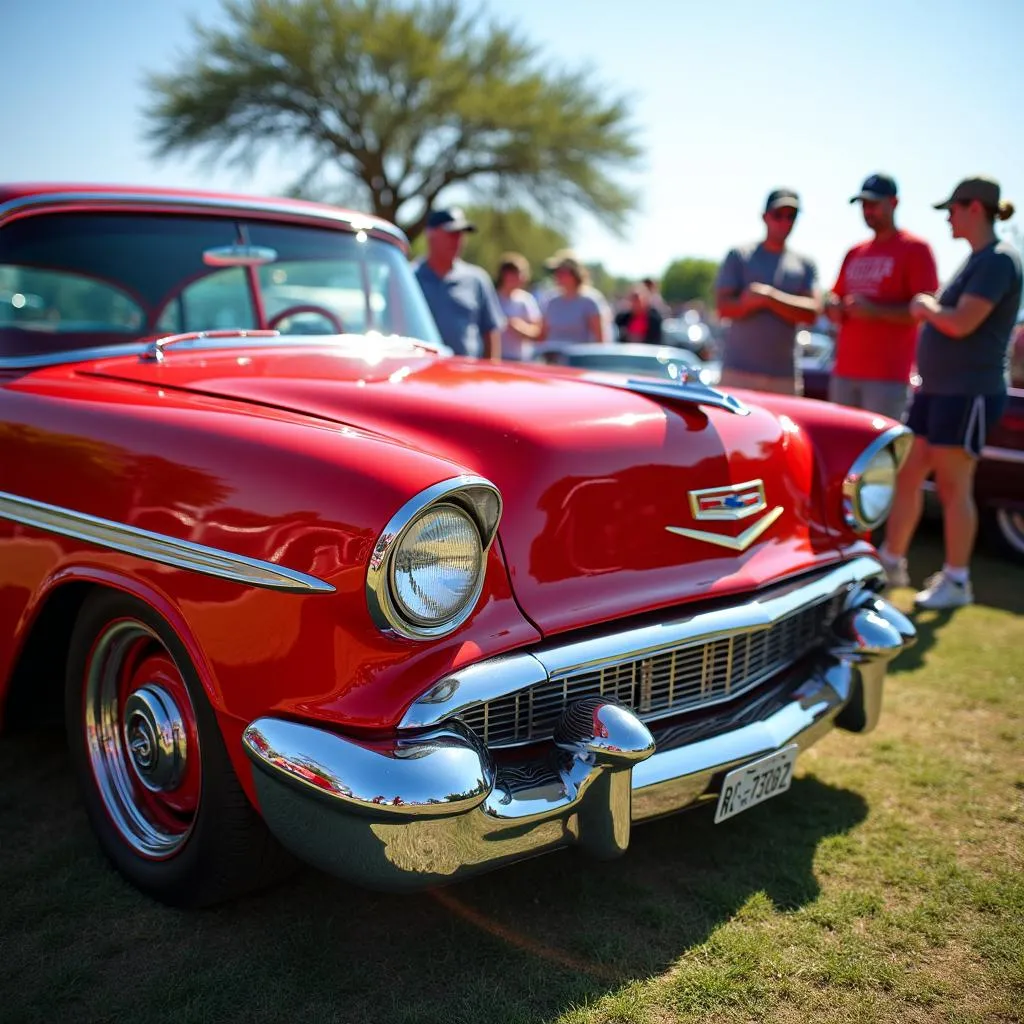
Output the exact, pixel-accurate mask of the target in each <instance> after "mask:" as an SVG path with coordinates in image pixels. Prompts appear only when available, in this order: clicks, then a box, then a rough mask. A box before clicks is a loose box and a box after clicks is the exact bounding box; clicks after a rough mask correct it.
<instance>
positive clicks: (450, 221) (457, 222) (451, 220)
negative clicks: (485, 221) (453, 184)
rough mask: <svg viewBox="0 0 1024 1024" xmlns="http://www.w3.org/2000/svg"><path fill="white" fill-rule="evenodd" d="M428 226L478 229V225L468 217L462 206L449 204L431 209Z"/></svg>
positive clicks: (442, 229) (446, 229)
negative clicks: (445, 206)
mask: <svg viewBox="0 0 1024 1024" xmlns="http://www.w3.org/2000/svg"><path fill="white" fill-rule="evenodd" d="M427 227H428V228H439V229H440V230H441V231H451V232H456V231H476V225H475V224H473V223H471V222H470V221H468V220H467V219H466V214H465V213H464V212H463V210H462V207H460V206H449V207H447V208H444V207H442V208H440V209H437V210H431V211H430V213H429V214H428V215H427Z"/></svg>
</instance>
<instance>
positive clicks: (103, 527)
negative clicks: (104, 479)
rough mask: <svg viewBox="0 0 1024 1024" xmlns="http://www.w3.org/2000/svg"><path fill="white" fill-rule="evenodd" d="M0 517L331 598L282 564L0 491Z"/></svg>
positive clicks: (210, 572) (329, 589)
mask: <svg viewBox="0 0 1024 1024" xmlns="http://www.w3.org/2000/svg"><path fill="white" fill-rule="evenodd" d="M0 519H8V520H10V521H11V522H13V523H21V525H22V526H28V527H31V528H32V529H35V530H42V531H44V532H45V533H56V534H60V535H61V536H63V537H71V538H73V539H74V540H80V541H84V542H85V543H87V544H97V545H99V546H100V547H103V548H109V549H110V550H112V551H122V552H124V553H125V554H128V555H135V556H136V557H137V558H143V559H145V560H146V561H149V562H158V563H160V564H161V565H172V566H174V567H175V568H177V569H186V570H188V571H190V572H199V573H203V574H204V575H206V576H214V577H216V578H218V579H224V580H231V581H232V582H235V583H244V584H247V585H248V586H252V587H264V588H266V589H268V590H283V591H289V592H294V593H302V594H309V593H314V594H330V593H333V591H334V587H333V586H331V584H330V583H325V582H324V581H323V580H321V579H317V577H315V576H309V575H307V574H306V573H304V572H298V571H297V570H295V569H287V568H285V567H284V566H283V565H275V564H274V563H273V562H265V561H262V560H261V559H258V558H247V557H245V556H244V555H235V554H232V553H231V552H229V551H221V550H220V549H218V548H211V547H207V546H206V545H205V544H196V543H194V542H192V541H189V540H179V539H178V538H177V537H169V536H167V535H166V534H162V533H153V532H151V531H150V530H142V529H140V528H139V527H137V526H128V525H127V524H126V523H118V522H115V521H114V520H112V519H101V518H100V517H99V516H91V515H87V514H86V513H84V512H76V511H74V510H73V509H68V508H61V507H59V506H57V505H48V504H46V502H43V501H34V500H33V499H32V498H22V497H19V496H18V495H16V494H7V493H6V492H3V491H0Z"/></svg>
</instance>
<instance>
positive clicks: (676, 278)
mask: <svg viewBox="0 0 1024 1024" xmlns="http://www.w3.org/2000/svg"><path fill="white" fill-rule="evenodd" d="M717 272H718V264H717V263H715V262H714V260H702V259H694V258H693V257H687V258H685V259H681V260H676V261H675V262H673V263H670V264H669V266H668V269H667V270H666V271H665V274H664V276H663V277H662V279H661V294H662V296H663V297H664V299H665V301H666V302H671V303H679V302H693V301H694V300H699V301H701V302H704V303H706V304H707V305H708V306H712V307H713V306H714V298H715V294H714V290H715V274H716V273H717Z"/></svg>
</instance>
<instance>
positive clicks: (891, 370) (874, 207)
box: [825, 174, 939, 420]
mask: <svg viewBox="0 0 1024 1024" xmlns="http://www.w3.org/2000/svg"><path fill="white" fill-rule="evenodd" d="M850 202H851V203H857V202H859V203H860V204H861V211H862V213H863V215H864V223H865V224H867V226H868V227H869V228H871V230H872V231H873V232H874V237H873V238H871V239H869V240H868V241H867V242H861V244H860V245H855V246H854V247H853V248H852V249H851V250H850V251H849V252H848V253H847V254H846V258H845V259H844V260H843V265H842V268H841V269H840V271H839V278H838V280H837V281H836V285H835V288H834V289H833V290H832V294H831V295H830V296H829V298H828V300H827V303H826V307H825V312H826V314H827V316H828V318H829V319H830V320H831V321H832V322H833V323H835V324H837V325H838V326H839V335H838V338H837V340H836V361H835V365H834V366H833V368H832V377H831V379H830V381H829V398H831V400H832V401H833V402H838V403H840V404H841V405H852V406H855V407H856V408H859V409H868V410H870V411H871V412H877V413H881V414H882V415H884V416H891V417H892V418H893V419H895V420H899V419H902V418H903V414H904V412H905V411H906V407H907V397H908V390H909V380H910V372H911V369H912V368H913V365H914V357H915V354H916V349H917V331H918V324H917V322H916V321H915V320H914V319H912V318H911V316H910V313H909V312H908V307H909V303H910V300H911V299H912V298H913V297H914V296H915V295H916V294H918V292H934V291H936V290H937V289H938V287H939V278H938V272H937V270H936V268H935V256H934V255H933V253H932V250H931V247H930V246H929V245H928V243H927V242H926V241H924V240H923V239H921V238H917V237H916V236H914V235H911V234H910V233H909V232H907V231H903V230H901V229H900V228H897V227H896V224H895V222H894V217H895V211H896V204H897V203H898V202H899V200H898V198H897V190H896V182H895V181H893V179H892V178H890V177H889V176H888V175H886V174H872V175H871V177H869V178H868V179H867V180H866V181H865V182H864V184H863V185H862V186H861V190H860V192H858V193H857V195H855V196H853V198H851V199H850Z"/></svg>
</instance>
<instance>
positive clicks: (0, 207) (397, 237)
mask: <svg viewBox="0 0 1024 1024" xmlns="http://www.w3.org/2000/svg"><path fill="white" fill-rule="evenodd" d="M77 203H89V204H92V205H95V206H109V207H117V206H126V207H130V206H153V207H165V208H166V209H167V210H169V211H173V212H175V213H180V212H181V211H182V210H187V209H193V210H195V211H196V212H197V213H205V212H208V211H209V210H211V209H226V210H231V211H232V212H233V213H252V214H256V215H258V216H271V217H275V216H276V217H289V218H295V219H298V220H303V221H308V222H310V223H314V224H315V223H321V224H329V225H332V226H343V227H344V228H346V229H347V230H350V231H366V232H369V233H371V234H374V235H376V236H378V237H380V238H383V239H385V240H386V241H389V242H392V243H394V242H397V243H398V244H399V246H400V247H402V249H403V250H404V251H405V252H408V250H409V239H408V238H407V236H406V234H405V232H404V231H403V230H402V229H401V228H399V227H398V226H397V225H394V224H391V223H390V222H389V221H386V220H381V219H380V218H378V217H372V216H370V215H368V214H364V213H357V212H355V211H348V210H342V209H335V208H333V207H324V206H320V207H316V206H310V205H305V204H303V203H301V202H297V201H295V200H287V199H282V200H280V201H279V202H274V203H271V202H269V201H267V200H265V199H259V198H256V197H254V198H252V199H248V198H246V197H243V196H227V197H224V198H221V197H219V196H188V195H182V196H174V195H163V194H148V193H145V192H131V191H125V192H118V191H114V190H111V191H103V192H99V191H97V192H37V193H35V194H33V195H28V196H19V197H18V198H17V199H9V200H8V201H7V202H6V203H0V227H2V226H3V223H4V221H5V220H9V219H10V218H11V217H13V216H14V215H16V214H19V213H25V212H32V213H36V212H38V213H46V212H54V213H56V212H57V211H58V210H59V209H60V207H62V206H68V205H74V204H77ZM36 207H38V208H39V209H38V210H36V209H35V208H36ZM48 208H52V210H51V209H48Z"/></svg>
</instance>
